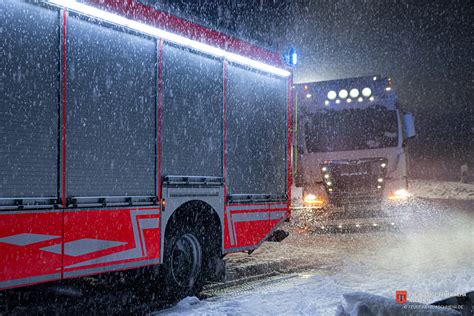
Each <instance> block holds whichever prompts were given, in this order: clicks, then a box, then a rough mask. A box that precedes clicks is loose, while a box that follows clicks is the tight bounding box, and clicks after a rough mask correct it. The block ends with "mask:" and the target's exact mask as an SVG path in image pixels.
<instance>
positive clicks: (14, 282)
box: [0, 273, 61, 289]
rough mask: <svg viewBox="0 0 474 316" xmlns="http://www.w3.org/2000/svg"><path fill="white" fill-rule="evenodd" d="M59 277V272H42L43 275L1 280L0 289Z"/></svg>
mask: <svg viewBox="0 0 474 316" xmlns="http://www.w3.org/2000/svg"><path fill="white" fill-rule="evenodd" d="M59 279H61V273H52V274H44V275H37V276H32V277H28V278H22V279H14V280H8V281H1V282H0V289H3V288H7V287H12V286H18V285H27V284H31V283H37V282H46V281H52V280H59Z"/></svg>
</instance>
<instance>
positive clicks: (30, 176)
mask: <svg viewBox="0 0 474 316" xmlns="http://www.w3.org/2000/svg"><path fill="white" fill-rule="evenodd" d="M0 21H1V22H0V23H1V27H0V30H1V31H0V33H1V34H2V36H1V41H0V43H1V45H2V50H1V69H0V73H1V74H2V75H1V81H0V86H1V88H2V89H1V90H2V94H3V95H2V98H1V99H0V114H1V115H0V162H1V163H0V289H6V288H13V287H18V286H24V285H29V284H35V283H41V282H47V281H53V280H61V279H67V278H74V277H80V276H85V275H92V274H98V273H102V272H107V271H117V270H123V269H131V268H137V267H143V266H150V265H157V267H159V269H153V270H160V273H161V274H160V275H161V276H162V277H163V278H162V280H163V286H166V287H169V288H170V289H175V290H176V291H178V292H180V293H184V292H187V293H190V292H191V291H196V290H198V289H199V287H200V285H202V284H203V283H204V282H205V280H206V278H209V277H210V276H212V275H213V273H215V270H217V269H219V267H220V268H222V265H223V261H222V257H223V256H224V255H225V254H228V253H232V252H239V251H252V250H253V249H255V248H257V247H258V246H259V245H260V244H261V243H262V242H263V241H265V240H266V239H267V238H268V237H270V236H272V233H273V232H274V231H275V230H276V228H277V226H278V225H279V224H280V223H281V222H282V221H284V220H285V219H286V218H287V217H288V216H289V202H288V201H289V196H290V192H289V188H290V165H289V152H290V137H289V132H290V122H291V117H290V116H291V113H290V106H289V102H290V99H291V98H290V87H291V73H290V71H288V69H286V68H285V66H284V63H283V62H282V61H281V58H280V55H279V54H277V53H273V52H270V51H268V50H266V49H262V48H259V47H256V46H254V45H251V44H248V43H246V42H243V41H241V40H238V39H235V38H231V37H229V36H226V35H224V34H221V33H218V32H216V31H213V30H210V29H207V28H204V27H202V26H200V25H196V24H193V23H191V22H189V21H185V20H182V19H179V18H177V17H174V16H170V15H168V14H166V13H163V12H160V11H157V10H155V9H153V8H150V7H148V6H146V5H144V4H142V3H140V2H138V1H134V0H124V1H114V0H83V1H66V0H50V1H44V2H28V1H26V2H25V1H18V0H4V1H2V2H1V3H0Z"/></svg>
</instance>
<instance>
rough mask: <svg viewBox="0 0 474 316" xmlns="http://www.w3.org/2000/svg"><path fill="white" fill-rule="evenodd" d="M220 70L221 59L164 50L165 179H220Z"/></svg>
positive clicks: (170, 47) (172, 48)
mask: <svg viewBox="0 0 474 316" xmlns="http://www.w3.org/2000/svg"><path fill="white" fill-rule="evenodd" d="M222 68H223V65H222V60H219V59H215V58H211V57H209V56H206V55H203V54H200V53H195V52H192V51H190V50H187V49H184V48H181V47H178V46H174V45H171V44H165V45H163V99H162V104H163V108H162V132H161V141H162V147H161V159H162V160H161V168H162V171H161V173H162V175H163V176H166V175H182V176H218V177H221V176H222V130H223V88H222V87H223V72H222Z"/></svg>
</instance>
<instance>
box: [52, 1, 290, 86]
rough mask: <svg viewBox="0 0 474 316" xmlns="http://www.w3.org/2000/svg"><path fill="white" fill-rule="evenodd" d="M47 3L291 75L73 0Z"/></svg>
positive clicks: (281, 74) (253, 65)
mask: <svg viewBox="0 0 474 316" xmlns="http://www.w3.org/2000/svg"><path fill="white" fill-rule="evenodd" d="M48 3H50V4H52V5H56V6H58V7H65V8H67V9H68V10H71V11H74V12H77V13H81V14H84V15H87V16H90V17H93V18H97V19H100V20H104V21H107V22H109V23H112V24H116V25H119V26H124V27H127V28H129V29H133V30H135V31H138V32H140V33H144V34H148V35H150V36H153V37H158V38H162V39H164V40H167V41H170V42H173V43H176V44H179V45H182V46H186V47H189V48H193V49H196V50H198V51H201V52H204V53H208V54H211V55H214V56H217V57H223V58H225V59H227V60H229V61H232V62H235V63H238V64H242V65H245V66H249V67H251V68H255V69H258V70H261V71H264V72H269V73H272V74H274V75H277V76H281V77H288V76H290V75H291V73H290V72H289V71H287V70H285V69H281V68H277V67H274V66H271V65H268V64H265V63H262V62H259V61H256V60H253V59H250V58H248V57H244V56H241V55H237V54H234V53H230V52H227V51H225V50H223V49H220V48H218V47H214V46H211V45H207V44H204V43H201V42H198V41H195V40H192V39H189V38H186V37H184V36H180V35H178V34H174V33H170V32H167V31H164V30H162V29H159V28H156V27H153V26H150V25H147V24H144V23H140V22H136V21H133V20H130V19H127V18H124V17H122V16H119V15H117V14H114V13H110V12H107V11H104V10H101V9H97V8H94V7H92V6H89V5H86V4H83V3H80V2H76V1H75V0H48Z"/></svg>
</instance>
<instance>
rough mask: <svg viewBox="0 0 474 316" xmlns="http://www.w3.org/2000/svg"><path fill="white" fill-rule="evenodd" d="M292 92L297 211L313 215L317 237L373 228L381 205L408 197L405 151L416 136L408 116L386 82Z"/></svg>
mask: <svg viewBox="0 0 474 316" xmlns="http://www.w3.org/2000/svg"><path fill="white" fill-rule="evenodd" d="M294 89H295V94H294V95H295V99H294V111H295V129H294V130H293V131H294V135H293V136H294V138H293V143H294V144H293V164H294V168H295V169H294V170H296V173H295V175H294V176H295V179H294V180H295V181H294V183H295V185H296V187H299V188H300V190H299V192H300V193H301V196H300V198H301V201H302V203H300V204H299V207H300V208H304V209H311V210H315V209H317V210H318V214H319V215H321V221H320V228H323V229H325V228H329V227H330V226H334V225H336V228H340V229H341V228H345V226H347V225H349V224H350V225H354V224H355V225H357V227H360V226H363V225H374V226H377V225H378V222H379V221H378V220H375V219H376V218H381V217H382V216H381V215H382V214H380V210H381V209H382V204H383V203H384V202H385V201H389V202H392V203H393V202H395V201H400V200H403V199H406V198H407V197H408V196H409V193H408V183H407V152H406V143H407V140H408V139H410V138H412V137H414V136H415V128H414V121H413V116H412V115H411V114H410V113H406V112H403V111H402V110H401V109H400V106H399V103H398V102H397V98H396V94H395V92H394V90H393V88H392V81H391V78H390V77H385V78H381V77H379V76H371V77H360V78H349V79H340V80H331V81H324V82H312V83H302V84H297V85H295V86H294ZM296 192H298V190H295V194H296ZM374 212H375V213H374ZM374 218H375V219H374ZM390 224H393V223H390Z"/></svg>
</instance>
